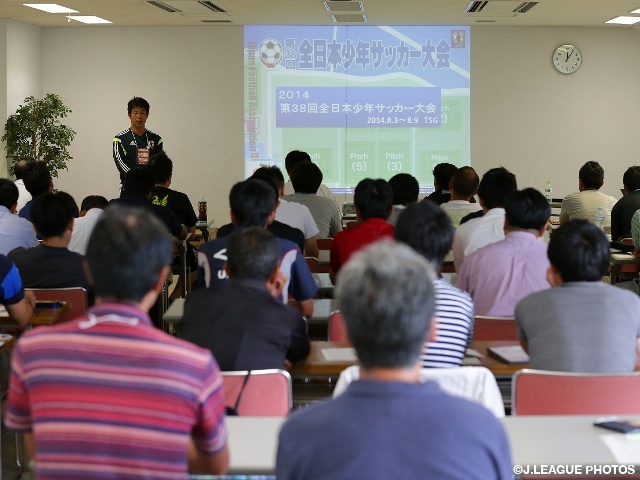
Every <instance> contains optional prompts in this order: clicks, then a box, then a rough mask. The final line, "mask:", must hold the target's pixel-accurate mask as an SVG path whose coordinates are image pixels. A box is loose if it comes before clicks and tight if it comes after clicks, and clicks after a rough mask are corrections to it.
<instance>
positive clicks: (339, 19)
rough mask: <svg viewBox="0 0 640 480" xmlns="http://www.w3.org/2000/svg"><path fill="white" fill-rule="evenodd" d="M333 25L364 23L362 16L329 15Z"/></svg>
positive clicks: (364, 18) (365, 19) (364, 19)
mask: <svg viewBox="0 0 640 480" xmlns="http://www.w3.org/2000/svg"><path fill="white" fill-rule="evenodd" d="M331 18H333V22H334V23H366V21H367V17H365V16H364V15H331Z"/></svg>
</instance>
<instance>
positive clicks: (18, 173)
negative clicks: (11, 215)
mask: <svg viewBox="0 0 640 480" xmlns="http://www.w3.org/2000/svg"><path fill="white" fill-rule="evenodd" d="M34 161H35V160H33V159H32V158H23V159H20V160H18V161H17V162H16V163H15V164H14V165H13V174H14V175H15V177H16V181H15V184H16V187H18V193H19V195H18V206H17V207H16V212H19V211H20V210H21V209H22V207H24V206H25V205H26V203H27V202H28V201H29V200H31V194H30V193H29V191H28V190H27V187H25V186H24V170H25V168H26V166H27V164H28V163H30V162H34Z"/></svg>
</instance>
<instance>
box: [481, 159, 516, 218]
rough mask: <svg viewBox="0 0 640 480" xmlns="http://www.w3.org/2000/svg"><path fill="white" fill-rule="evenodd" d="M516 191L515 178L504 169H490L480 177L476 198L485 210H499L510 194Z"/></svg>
mask: <svg viewBox="0 0 640 480" xmlns="http://www.w3.org/2000/svg"><path fill="white" fill-rule="evenodd" d="M517 189H518V184H517V182H516V176H515V175H514V174H513V173H511V172H510V171H509V170H507V169H506V168H504V167H497V168H492V169H491V170H489V171H487V173H485V174H484V175H483V176H482V180H480V185H478V196H479V197H480V198H481V199H482V202H483V203H484V206H485V208H487V210H491V209H492V208H500V207H503V206H504V201H505V199H506V198H507V195H509V194H510V193H511V192H515V191H516V190H517Z"/></svg>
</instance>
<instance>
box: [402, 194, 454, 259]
mask: <svg viewBox="0 0 640 480" xmlns="http://www.w3.org/2000/svg"><path fill="white" fill-rule="evenodd" d="M454 231H455V230H454V228H453V223H451V217H449V215H447V213H446V212H445V211H444V210H443V209H442V208H440V206H439V205H437V204H435V203H434V202H420V203H416V204H414V205H410V206H408V207H407V208H406V209H405V210H404V211H403V212H402V213H401V214H400V216H399V217H398V222H397V224H396V231H395V238H396V240H397V241H399V242H402V243H405V244H407V245H409V246H410V247H411V248H413V249H414V250H415V251H416V252H418V253H419V254H420V255H422V256H423V257H424V258H426V259H427V260H428V261H429V262H430V263H431V265H433V267H434V268H436V269H437V268H439V267H440V265H441V264H442V262H443V260H444V257H445V256H446V255H447V253H449V250H451V245H452V243H453V234H454Z"/></svg>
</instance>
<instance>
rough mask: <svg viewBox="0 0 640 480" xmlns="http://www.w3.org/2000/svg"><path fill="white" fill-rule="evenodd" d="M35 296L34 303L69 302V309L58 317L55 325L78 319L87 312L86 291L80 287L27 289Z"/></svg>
mask: <svg viewBox="0 0 640 480" xmlns="http://www.w3.org/2000/svg"><path fill="white" fill-rule="evenodd" d="M27 290H31V291H32V292H33V294H34V295H35V296H36V301H38V300H44V301H53V300H60V301H62V302H69V303H70V304H71V308H69V310H67V311H66V312H64V313H63V314H62V315H60V318H58V320H57V321H56V323H62V322H68V321H69V320H73V319H74V318H77V317H80V316H82V315H84V314H85V313H86V312H87V308H88V301H87V291H86V290H85V289H84V288H82V287H69V288H28V289H27Z"/></svg>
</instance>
